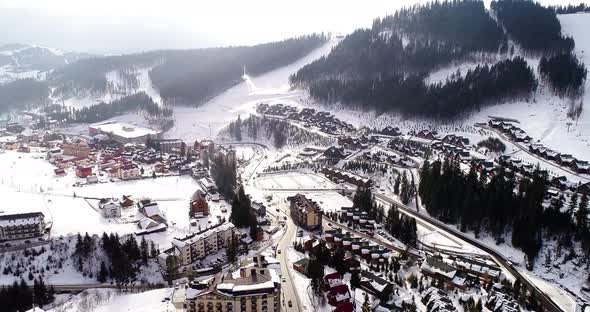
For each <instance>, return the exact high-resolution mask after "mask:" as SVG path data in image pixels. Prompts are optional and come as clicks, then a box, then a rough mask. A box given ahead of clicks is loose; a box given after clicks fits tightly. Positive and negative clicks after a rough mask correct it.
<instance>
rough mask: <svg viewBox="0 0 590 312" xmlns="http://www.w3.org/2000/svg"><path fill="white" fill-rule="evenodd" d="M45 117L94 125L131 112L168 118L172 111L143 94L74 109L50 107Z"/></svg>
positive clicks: (58, 106) (46, 110)
mask: <svg viewBox="0 0 590 312" xmlns="http://www.w3.org/2000/svg"><path fill="white" fill-rule="evenodd" d="M44 110H45V112H46V113H47V116H48V117H50V118H53V119H55V120H58V121H65V122H68V123H70V122H73V123H76V122H78V123H94V122H99V121H103V120H106V119H109V118H112V117H115V116H119V115H122V114H125V113H128V112H133V111H144V112H146V113H148V114H149V115H150V116H152V117H170V116H172V110H171V109H169V108H166V107H160V106H159V105H158V104H157V103H155V102H154V100H153V99H152V98H151V97H150V96H149V95H147V94H146V93H145V92H143V91H142V92H139V93H136V94H132V95H128V96H124V97H122V98H120V99H117V100H114V101H112V102H110V103H100V104H96V105H92V106H87V107H82V108H74V107H65V106H60V105H51V106H47V107H45V108H44Z"/></svg>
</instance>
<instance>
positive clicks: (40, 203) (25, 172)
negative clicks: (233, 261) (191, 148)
mask: <svg viewBox="0 0 590 312" xmlns="http://www.w3.org/2000/svg"><path fill="white" fill-rule="evenodd" d="M40 156H42V155H41V154H35V153H32V154H27V153H17V152H13V151H6V152H4V153H0V171H1V172H3V175H2V177H0V193H2V195H3V196H4V199H5V200H6V201H5V202H7V203H19V204H18V205H11V206H7V205H1V206H0V211H1V212H0V213H22V212H31V211H40V212H43V213H44V214H45V217H46V220H47V221H52V222H53V226H52V230H51V235H52V236H53V237H57V236H61V235H64V236H66V235H71V234H76V233H78V232H81V233H84V232H88V233H89V234H102V233H103V232H105V231H106V232H117V233H119V234H120V235H122V234H130V233H133V232H134V231H136V230H137V227H136V225H135V224H134V221H136V220H138V218H139V217H141V216H140V215H138V214H137V209H136V208H128V209H125V210H123V212H122V215H123V216H127V217H129V218H122V219H105V218H103V217H102V216H101V215H100V214H99V213H98V212H97V211H96V210H95V209H94V208H93V206H94V207H96V206H97V200H93V199H89V200H86V199H84V198H82V197H92V198H103V197H104V198H108V197H113V198H121V197H122V196H123V195H127V196H131V197H132V198H135V199H139V198H142V197H147V198H151V199H153V200H155V201H157V202H158V206H159V207H160V209H161V211H162V212H163V214H164V215H165V216H166V218H167V219H168V225H169V228H168V230H167V231H166V232H161V233H153V234H149V235H147V236H146V238H149V239H151V240H154V242H156V243H157V244H159V245H160V246H161V247H163V248H165V247H168V246H169V241H170V239H171V238H173V237H180V236H185V235H187V234H189V233H190V232H193V231H197V230H198V229H199V228H201V229H204V228H206V227H208V226H211V225H214V224H217V223H219V221H220V218H221V217H225V219H226V220H227V218H228V215H227V213H224V212H222V211H221V210H222V208H224V207H225V208H226V209H228V210H229V205H228V204H227V203H225V202H223V201H221V202H210V207H209V209H210V215H209V216H208V217H206V218H201V219H198V224H197V225H196V226H190V223H189V222H190V220H189V217H188V209H189V208H188V205H189V201H190V197H191V196H192V194H193V193H194V192H195V191H196V190H197V189H200V186H199V185H198V184H197V183H196V182H195V181H194V180H193V179H192V178H191V177H189V176H180V177H179V176H171V177H162V178H157V179H142V180H133V181H119V182H114V183H98V184H92V185H86V186H82V187H73V184H74V183H75V182H76V181H79V179H78V178H76V177H75V176H74V173H73V172H72V170H70V171H69V173H68V175H67V176H65V177H56V176H55V175H54V173H53V169H54V167H53V166H52V165H51V164H50V163H48V162H47V161H46V160H44V159H42V158H41V157H40ZM74 194H75V197H74ZM134 216H135V218H133V217H134ZM125 219H130V220H125Z"/></svg>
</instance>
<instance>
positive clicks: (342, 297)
mask: <svg viewBox="0 0 590 312" xmlns="http://www.w3.org/2000/svg"><path fill="white" fill-rule="evenodd" d="M327 297H328V304H330V305H331V306H334V307H336V306H339V305H341V304H344V303H347V302H350V299H351V296H350V291H349V289H348V285H344V284H342V282H341V283H340V284H339V285H336V286H333V287H330V289H329V290H328V295H327Z"/></svg>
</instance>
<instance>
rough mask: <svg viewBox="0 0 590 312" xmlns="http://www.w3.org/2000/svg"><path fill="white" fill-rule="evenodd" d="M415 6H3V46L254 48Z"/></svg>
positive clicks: (81, 1)
mask: <svg viewBox="0 0 590 312" xmlns="http://www.w3.org/2000/svg"><path fill="white" fill-rule="evenodd" d="M565 1H566V0H543V1H541V2H542V3H544V4H565ZM588 1H589V0H586V1H584V2H588ZM416 2H427V1H426V0H365V1H360V0H351V1H348V0H297V1H280V0H235V1H229V0H189V1H185V0H98V1H97V0H94V1H88V0H0V29H1V31H0V44H4V43H13V42H23V43H33V44H38V45H44V46H49V47H55V48H61V49H64V50H70V51H80V52H93V53H129V52H137V51H145V50H152V49H163V48H198V47H210V46H225V45H241V44H254V43H261V42H268V41H275V40H280V39H284V38H288V37H293V36H297V35H302V34H308V33H312V32H321V31H325V32H332V33H348V32H350V31H352V30H354V29H356V28H359V27H369V26H370V25H371V21H372V20H373V18H375V17H377V16H383V15H385V14H387V13H393V12H394V11H395V10H396V9H397V8H399V7H401V6H407V5H411V4H413V3H416ZM574 2H576V3H579V2H580V1H574ZM486 3H489V0H487V1H486Z"/></svg>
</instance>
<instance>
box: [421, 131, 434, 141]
mask: <svg viewBox="0 0 590 312" xmlns="http://www.w3.org/2000/svg"><path fill="white" fill-rule="evenodd" d="M436 135H437V132H436V131H430V130H421V131H420V132H418V133H417V134H416V136H417V137H419V138H423V139H427V140H434V139H436Z"/></svg>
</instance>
